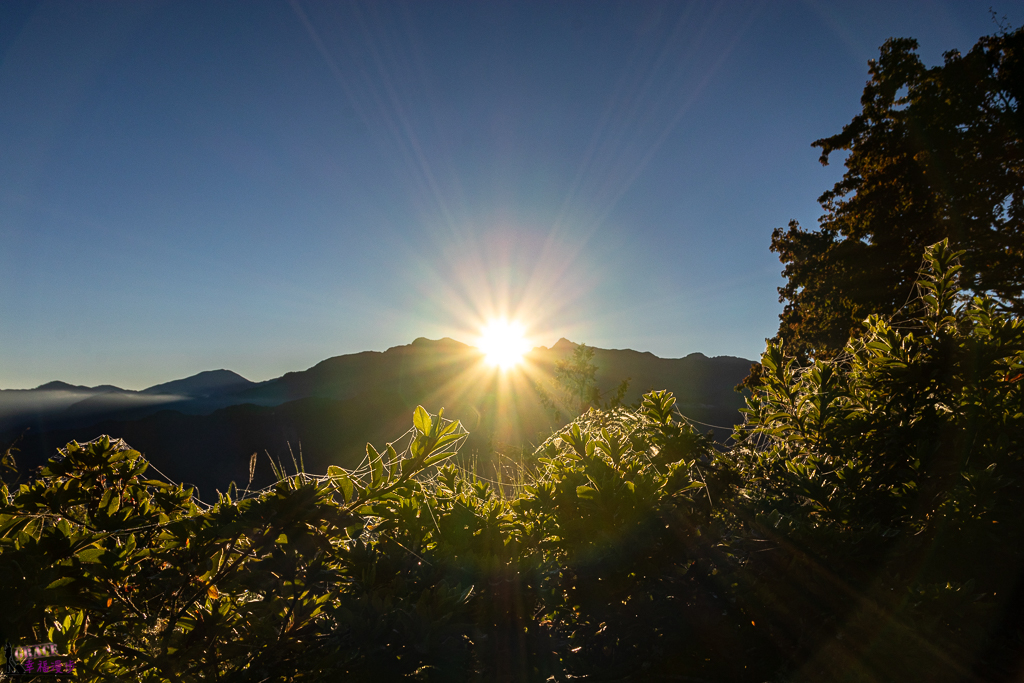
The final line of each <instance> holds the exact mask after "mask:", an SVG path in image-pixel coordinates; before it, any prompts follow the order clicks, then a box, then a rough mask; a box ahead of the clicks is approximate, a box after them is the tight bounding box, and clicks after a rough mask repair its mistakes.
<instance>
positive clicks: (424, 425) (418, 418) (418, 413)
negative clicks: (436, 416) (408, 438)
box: [412, 406, 433, 434]
mask: <svg viewBox="0 0 1024 683" xmlns="http://www.w3.org/2000/svg"><path fill="white" fill-rule="evenodd" d="M412 423H413V424H414V425H415V426H416V429H418V430H420V431H421V432H422V433H424V434H429V433H430V428H431V426H433V420H431V419H430V413H428V412H427V411H426V410H424V408H423V406H416V410H415V412H413V414H412Z"/></svg>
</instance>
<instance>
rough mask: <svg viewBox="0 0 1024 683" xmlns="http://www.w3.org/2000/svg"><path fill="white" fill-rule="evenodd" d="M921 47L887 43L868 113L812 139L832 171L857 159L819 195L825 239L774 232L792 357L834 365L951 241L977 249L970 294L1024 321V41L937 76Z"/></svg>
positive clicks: (869, 92)
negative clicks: (867, 321)
mask: <svg viewBox="0 0 1024 683" xmlns="http://www.w3.org/2000/svg"><path fill="white" fill-rule="evenodd" d="M917 49H918V43H917V41H916V40H913V39H909V38H898V39H890V40H889V41H887V42H886V43H885V45H883V46H882V48H881V55H880V57H879V59H878V60H872V61H871V62H869V73H870V75H871V80H870V81H869V82H868V83H867V85H866V86H865V88H864V94H863V96H862V98H861V104H862V107H863V110H862V111H861V113H860V114H858V115H857V116H855V117H854V119H853V120H852V121H851V122H850V123H849V124H847V125H846V126H844V127H843V130H842V132H841V133H839V134H837V135H833V136H831V137H827V138H823V139H821V140H817V141H816V142H814V143H813V146H814V147H817V148H819V149H820V150H821V163H822V164H825V165H827V164H828V162H829V159H830V157H831V156H832V155H833V154H835V153H842V152H848V155H847V157H846V160H845V165H846V173H845V175H844V176H843V179H842V180H841V181H839V182H838V183H836V185H835V186H834V187H833V188H832V189H831V190H829V191H828V192H825V193H824V194H822V195H821V197H819V199H818V201H819V203H820V204H821V206H822V208H823V209H824V214H823V215H822V217H821V218H820V219H819V226H818V229H816V230H805V229H804V228H802V227H801V226H800V225H799V224H798V223H797V222H796V221H792V222H790V224H789V226H788V227H787V228H778V229H776V230H775V231H774V232H773V233H772V244H771V249H772V251H774V252H776V253H777V254H778V255H779V259H780V260H781V261H782V263H783V264H784V265H785V268H784V270H783V275H784V276H785V277H786V279H787V283H786V284H785V286H783V287H780V288H779V295H780V296H779V301H780V302H784V303H785V304H786V306H785V309H784V311H783V313H782V315H781V316H780V325H779V332H778V337H779V338H781V339H782V340H784V341H785V343H786V348H787V352H789V353H794V354H796V355H798V356H800V357H804V358H807V357H829V356H831V355H833V354H834V353H835V352H836V351H838V350H839V349H841V348H842V346H843V345H844V344H845V342H846V341H847V339H849V338H850V336H851V335H852V334H856V330H858V329H859V328H860V323H861V321H863V320H864V318H865V317H867V316H868V315H870V314H872V313H880V314H883V315H889V314H893V313H895V312H897V311H898V310H899V309H900V308H901V307H902V306H903V305H904V304H905V303H906V302H907V301H908V299H909V298H910V297H911V296H912V294H913V292H914V283H915V281H916V279H917V271H918V268H919V267H920V264H921V258H922V255H923V253H924V250H925V247H926V246H928V245H930V244H933V243H935V242H938V241H940V240H942V239H944V238H948V239H949V243H950V245H951V247H952V248H954V249H958V250H963V251H964V252H965V253H964V255H963V256H962V258H961V263H962V265H963V270H962V271H961V281H962V283H963V284H964V285H965V288H966V289H967V290H968V291H970V292H973V293H987V294H990V295H991V296H993V297H994V298H995V300H996V301H997V303H998V305H999V306H1001V307H1003V308H1004V309H1007V310H1010V311H1013V312H1015V313H1018V314H1019V313H1024V141H1022V130H1024V114H1022V112H1021V109H1020V102H1021V99H1022V93H1024V31H1022V29H1016V30H1014V31H1010V30H1009V29H1008V28H1007V27H1005V26H1003V27H1002V28H1001V30H1000V31H999V32H998V33H997V34H995V35H991V36H985V37H983V38H981V39H980V40H979V41H978V43H977V44H976V45H975V46H974V47H973V48H972V49H971V50H970V51H969V52H968V53H967V54H961V53H959V52H957V51H950V52H947V53H945V55H944V63H943V64H942V65H941V66H935V67H932V68H926V67H925V66H924V64H922V62H921V60H920V58H919V56H918V55H917Z"/></svg>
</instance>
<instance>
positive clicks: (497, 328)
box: [477, 320, 530, 370]
mask: <svg viewBox="0 0 1024 683" xmlns="http://www.w3.org/2000/svg"><path fill="white" fill-rule="evenodd" d="M477 348H478V349H480V350H481V351H483V352H484V356H485V359H486V361H487V362H488V363H490V364H491V365H497V366H498V367H500V368H502V369H506V370H507V369H508V368H511V367H513V366H515V365H517V364H518V363H519V362H520V361H521V360H523V354H525V353H526V352H527V351H529V350H530V345H529V342H528V341H527V340H526V337H525V336H524V330H523V326H522V325H519V324H517V323H513V322H509V321H507V320H492V321H491V322H489V323H487V325H486V326H484V328H483V330H481V331H480V340H479V341H478V342H477Z"/></svg>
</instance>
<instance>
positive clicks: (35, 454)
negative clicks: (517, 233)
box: [0, 338, 750, 496]
mask: <svg viewBox="0 0 1024 683" xmlns="http://www.w3.org/2000/svg"><path fill="white" fill-rule="evenodd" d="M575 348H576V345H575V344H574V343H572V342H570V341H568V340H565V339H561V340H559V341H558V342H557V343H556V344H555V345H554V346H552V347H551V348H550V349H549V348H545V347H538V348H536V349H534V350H533V351H531V352H530V353H529V354H527V356H526V358H525V361H524V363H523V365H522V366H521V367H520V368H517V369H514V370H512V371H508V372H503V371H499V370H497V369H495V368H493V367H490V366H488V365H486V364H485V363H484V358H483V354H481V353H480V351H479V350H478V349H476V348H474V347H471V346H468V345H466V344H462V343H461V342H457V341H455V340H452V339H441V340H436V341H431V340H428V339H422V338H421V339H417V340H415V341H414V342H413V343H412V344H409V345H406V346H396V347H394V348H391V349H388V350H387V351H384V352H376V351H367V352H363V353H357V354H350V355H345V356H338V357H335V358H329V359H327V360H325V361H322V362H321V363H318V364H317V365H315V366H313V367H311V368H309V369H308V370H304V371H301V372H290V373H287V374H286V375H284V376H282V377H279V378H277V379H274V380H269V381H267V382H261V383H259V384H255V383H252V382H249V381H248V380H246V379H244V378H242V377H240V376H239V375H236V374H235V373H232V372H229V371H226V370H222V371H211V372H208V373H200V374H199V375H196V376H194V377H190V378H186V379H184V380H177V381H175V382H168V383H166V384H161V385H157V386H156V387H150V389H147V390H145V391H144V392H124V391H123V390H119V391H116V392H106V393H95V392H92V393H88V394H83V393H81V392H73V391H71V390H62V391H63V392H64V393H75V394H76V395H77V396H78V397H79V400H78V401H76V402H75V403H73V404H71V405H68V406H65V407H64V408H63V410H61V411H58V412H57V413H55V414H54V415H52V416H51V417H50V418H49V419H48V421H38V422H37V424H36V425H35V427H36V428H35V429H33V430H31V431H30V432H29V433H28V434H27V435H26V437H25V438H24V440H23V441H22V443H21V444H20V447H21V450H22V453H21V454H19V463H22V462H23V463H24V464H26V465H35V464H41V463H42V462H44V461H45V460H46V458H47V457H49V456H50V455H52V454H53V453H54V452H55V450H56V449H57V448H58V447H62V446H63V445H65V444H66V443H67V442H68V441H71V440H78V441H86V440H89V439H92V438H94V437H96V436H98V435H100V434H104V433H106V434H110V435H112V436H117V437H121V438H124V439H125V440H126V441H127V442H128V443H129V444H131V445H132V447H134V448H136V449H138V450H140V451H142V452H143V453H145V454H146V456H147V457H148V458H149V459H150V461H151V462H153V463H154V465H155V466H156V467H158V468H159V469H160V470H162V471H163V472H165V473H166V474H167V475H168V476H171V477H172V478H173V479H176V480H181V481H189V482H193V483H195V484H198V485H199V486H200V488H201V490H202V492H203V495H204V496H209V494H210V493H211V492H212V490H213V489H214V488H219V489H221V490H224V489H225V487H226V486H227V484H228V482H229V481H231V480H235V481H237V482H240V483H242V484H244V482H245V481H246V480H247V479H248V463H249V457H250V456H251V454H252V453H254V452H256V453H259V454H260V457H259V461H260V463H262V464H261V465H260V466H259V473H260V474H259V476H260V477H264V478H265V477H266V476H269V468H268V467H267V455H270V456H272V457H274V458H275V459H281V460H282V461H283V462H288V463H290V461H291V455H290V454H289V447H290V448H291V450H292V451H293V452H294V453H295V455H296V457H297V456H298V453H299V450H300V448H301V452H302V455H303V459H304V461H305V464H306V467H307V469H308V470H309V471H311V472H323V471H325V470H326V467H327V466H328V465H330V464H341V465H344V466H354V465H356V464H358V462H359V461H360V460H361V459H362V457H363V454H364V446H365V444H366V442H367V441H370V442H373V443H374V444H376V445H378V446H382V445H383V444H384V443H386V442H387V441H391V440H395V439H397V438H398V437H399V436H400V435H401V434H402V433H404V432H405V431H406V430H407V429H408V428H409V426H410V425H411V415H412V411H413V409H414V408H415V407H416V406H417V405H423V406H424V407H425V408H427V409H428V410H429V411H430V412H432V413H436V412H437V410H438V409H439V408H441V407H444V408H445V416H446V417H451V418H454V419H459V420H461V421H462V423H463V424H464V425H465V426H466V428H467V429H469V431H470V433H471V436H470V440H469V441H468V442H467V444H466V446H465V447H464V448H465V449H466V450H467V451H468V452H477V453H481V454H486V453H488V452H490V451H491V450H492V449H494V448H496V447H501V446H502V445H508V446H518V445H529V444H531V443H533V444H535V443H538V442H539V441H540V440H542V439H543V438H544V437H546V435H547V434H550V432H551V430H552V429H553V428H555V427H558V426H560V425H559V424H556V423H554V422H553V417H552V416H551V415H550V414H548V412H547V411H546V410H545V409H544V407H543V405H542V404H541V402H540V399H539V396H538V394H537V391H536V389H535V387H536V386H537V385H540V386H542V387H547V388H550V382H551V378H552V376H553V371H554V366H555V363H556V361H558V360H560V359H563V358H566V357H567V356H569V355H570V354H571V353H572V351H573V349H575ZM594 363H595V364H596V365H597V368H598V370H597V374H596V380H597V384H598V388H599V389H600V390H601V391H602V392H606V393H607V392H611V391H613V390H614V389H615V387H616V386H617V385H618V384H619V382H620V381H621V380H623V379H625V378H627V377H629V378H632V381H631V383H630V389H629V392H628V393H627V395H626V398H625V400H626V402H627V403H632V402H636V401H637V400H638V399H639V398H640V396H641V395H642V394H643V393H644V392H646V391H648V390H650V389H669V390H671V391H673V392H674V393H675V395H676V397H677V399H678V406H679V408H680V410H681V412H683V414H684V415H686V416H688V417H690V418H692V419H694V420H697V421H700V422H702V423H707V424H709V425H718V426H720V427H723V429H718V430H717V431H716V436H718V437H719V438H724V437H725V436H727V434H728V432H729V428H731V426H732V425H733V424H735V423H737V422H739V421H740V414H739V413H738V409H739V408H740V407H742V404H743V399H742V397H741V396H740V395H739V394H737V393H735V392H734V391H733V390H732V388H733V387H734V386H735V385H736V384H737V383H739V382H740V381H741V380H742V379H743V378H744V377H745V376H746V374H747V372H748V370H749V368H750V361H748V360H744V359H742V358H733V357H717V358H708V357H706V356H704V355H703V354H699V353H695V354H691V355H689V356H687V357H685V358H678V359H667V358H659V357H657V356H655V355H653V354H651V353H641V352H637V351H632V350H628V349H627V350H616V349H595V355H594ZM51 384H53V383H51ZM236 387H237V388H238V390H237V391H236V390H235V388H236ZM157 389H159V391H158V392H154V391H153V390H157ZM169 390H174V391H175V392H176V393H170V394H168V393H161V392H165V391H169ZM31 391H36V390H30V392H29V393H31ZM48 391H53V390H48ZM151 392H152V393H151ZM186 392H192V393H191V394H186ZM203 392H207V393H205V394H203ZM3 393H4V392H0V394H3ZM196 394H200V396H199V397H197V396H196ZM167 407H171V408H172V409H171V410H168V409H167ZM133 411H134V412H133ZM11 435H12V432H8V437H10V436H11ZM264 483H266V482H265V481H264Z"/></svg>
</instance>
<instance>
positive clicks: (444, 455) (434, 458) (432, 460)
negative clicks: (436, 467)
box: [423, 451, 455, 467]
mask: <svg viewBox="0 0 1024 683" xmlns="http://www.w3.org/2000/svg"><path fill="white" fill-rule="evenodd" d="M453 455H455V451H448V452H446V453H438V454H437V455H432V456H430V457H429V458H427V459H426V460H424V461H423V465H424V467H429V466H430V465H433V464H434V463H438V462H441V461H442V460H444V459H445V458H450V457H452V456H453Z"/></svg>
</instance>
